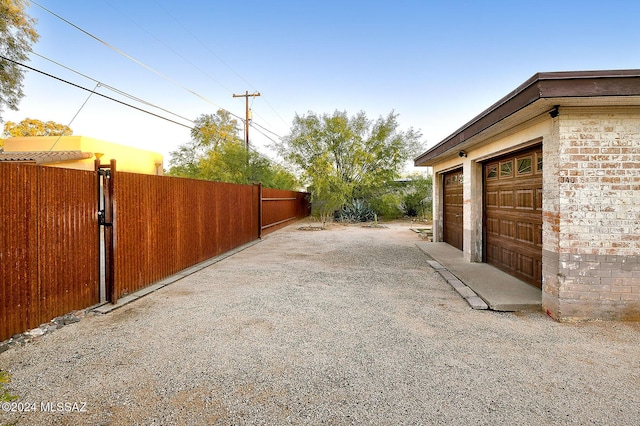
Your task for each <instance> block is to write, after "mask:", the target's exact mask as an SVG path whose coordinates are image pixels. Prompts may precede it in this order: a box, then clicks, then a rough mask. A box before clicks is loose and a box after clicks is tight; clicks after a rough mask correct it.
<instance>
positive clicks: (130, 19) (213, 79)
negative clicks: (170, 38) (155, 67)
mask: <svg viewBox="0 0 640 426" xmlns="http://www.w3.org/2000/svg"><path fill="white" fill-rule="evenodd" d="M103 1H104V2H105V3H107V4H108V5H109V6H111V7H112V8H113V9H114V10H116V11H117V12H118V13H120V14H121V15H124V16H125V17H126V18H127V19H128V20H129V21H131V22H132V23H133V24H134V25H136V26H137V27H138V28H140V29H141V30H142V31H144V32H145V33H147V34H148V35H149V36H151V37H152V38H153V39H154V40H156V41H157V42H158V43H160V44H162V45H163V46H164V47H166V48H167V49H169V50H170V51H171V52H173V54H175V55H176V56H178V57H179V58H181V59H182V60H183V61H185V62H186V63H188V64H189V65H191V66H192V67H194V68H195V69H197V70H198V71H200V72H201V73H202V74H204V75H205V76H207V77H208V78H210V79H211V80H212V81H214V82H215V83H216V84H218V85H220V87H222V88H223V89H225V90H226V91H228V92H229V93H233V92H232V91H231V89H229V88H228V87H226V86H225V85H224V84H222V83H221V82H220V81H218V80H217V79H216V78H215V77H213V76H212V75H211V74H209V73H208V72H206V71H205V70H203V69H202V68H200V67H199V66H197V65H196V64H194V63H193V62H191V61H190V60H189V59H187V58H185V57H184V56H183V55H182V54H181V53H180V52H178V51H176V50H175V49H173V48H172V47H171V46H169V45H168V44H166V43H165V42H163V41H162V40H160V39H159V38H158V37H156V36H155V35H153V34H152V33H151V32H150V31H149V30H147V29H146V28H144V27H143V26H142V25H140V24H139V23H137V22H136V21H134V20H133V19H132V18H131V17H130V16H128V15H127V14H126V13H124V12H122V11H121V10H120V9H118V8H117V7H115V6H114V5H113V4H111V3H110V2H109V1H108V0H103Z"/></svg>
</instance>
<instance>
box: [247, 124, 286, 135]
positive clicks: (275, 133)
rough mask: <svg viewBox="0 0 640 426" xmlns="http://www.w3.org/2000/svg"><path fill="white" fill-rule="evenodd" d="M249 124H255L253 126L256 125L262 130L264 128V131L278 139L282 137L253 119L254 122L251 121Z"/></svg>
mask: <svg viewBox="0 0 640 426" xmlns="http://www.w3.org/2000/svg"><path fill="white" fill-rule="evenodd" d="M251 124H252V125H255V126H258V127H260V128H261V129H262V130H265V131H267V132H269V133H271V134H272V135H273V136H275V137H277V138H278V139H282V136H280V135H278V134H276V133H274V132H272V131H271V130H269V129H267V128H266V127H264V126H261V125H260V124H258V123H256V122H255V121H254V122H252V123H251Z"/></svg>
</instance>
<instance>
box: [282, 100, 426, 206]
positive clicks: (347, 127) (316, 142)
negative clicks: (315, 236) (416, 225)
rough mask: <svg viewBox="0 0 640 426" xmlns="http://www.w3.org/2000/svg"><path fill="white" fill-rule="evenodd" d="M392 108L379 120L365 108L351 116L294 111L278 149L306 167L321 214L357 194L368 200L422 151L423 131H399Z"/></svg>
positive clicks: (301, 169)
mask: <svg viewBox="0 0 640 426" xmlns="http://www.w3.org/2000/svg"><path fill="white" fill-rule="evenodd" d="M397 117H398V115H397V114H396V113H394V112H393V111H392V112H391V113H389V114H388V115H387V116H386V117H380V118H378V119H377V120H375V121H374V120H369V119H367V117H366V115H365V113H364V112H362V111H361V112H359V113H358V114H356V115H355V116H352V117H349V116H348V115H347V113H346V112H343V111H335V112H334V113H333V115H328V114H322V115H317V114H315V113H313V112H309V113H308V114H307V115H305V116H299V115H297V114H296V116H295V118H294V120H293V128H292V130H291V132H290V133H289V134H288V135H287V136H286V137H285V138H283V141H282V142H281V143H279V144H277V148H278V150H279V152H280V154H281V155H282V156H283V157H284V158H286V159H287V160H288V161H290V162H291V163H292V164H294V165H295V166H296V167H298V168H299V169H300V171H301V172H302V176H303V179H304V181H305V183H307V184H308V185H309V188H310V190H311V192H312V200H313V205H314V206H315V207H316V208H319V211H317V212H316V213H319V214H320V215H321V216H328V215H330V214H332V212H333V211H334V210H337V209H339V208H340V207H341V206H343V205H345V204H346V203H352V202H353V200H355V199H364V200H369V199H371V198H373V197H375V196H376V195H377V194H379V193H381V192H383V190H384V188H385V186H387V185H388V184H389V183H390V182H392V181H393V180H394V179H396V178H397V177H399V175H400V172H401V171H402V169H403V167H404V165H405V163H406V162H407V161H408V160H409V159H411V158H412V157H414V156H415V155H416V154H417V153H419V152H420V150H421V144H420V138H421V134H420V132H417V131H414V130H413V129H411V128H410V129H409V130H407V131H400V130H398V127H399V125H398V121H397Z"/></svg>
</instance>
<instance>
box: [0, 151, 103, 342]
mask: <svg viewBox="0 0 640 426" xmlns="http://www.w3.org/2000/svg"><path fill="white" fill-rule="evenodd" d="M97 200H98V195H97V191H96V178H95V173H93V172H87V171H82V170H69V169H53V168H46V167H36V166H31V165H23V164H7V163H0V340H4V339H6V338H8V337H11V335H12V334H14V333H18V332H22V331H24V330H27V329H30V328H33V327H37V326H38V325H40V324H41V323H44V322H48V321H49V320H50V319H52V318H54V317H56V316H58V315H61V314H65V313H67V312H70V311H72V310H75V309H81V308H85V307H88V306H91V305H94V304H96V303H98V301H99V300H98V284H99V270H98V247H99V246H98V243H99V240H98V219H97V211H98V207H97Z"/></svg>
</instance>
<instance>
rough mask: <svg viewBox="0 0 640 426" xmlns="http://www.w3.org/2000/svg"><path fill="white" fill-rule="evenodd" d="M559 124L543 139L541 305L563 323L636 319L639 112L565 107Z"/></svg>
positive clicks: (639, 290)
mask: <svg viewBox="0 0 640 426" xmlns="http://www.w3.org/2000/svg"><path fill="white" fill-rule="evenodd" d="M554 121H555V123H554V124H555V126H554V133H555V134H554V135H553V137H552V138H551V139H552V140H545V142H544V155H545V160H544V161H545V164H544V170H545V178H544V184H543V186H544V193H545V205H544V211H545V213H544V222H545V223H544V228H543V232H544V241H545V245H544V248H543V263H544V266H543V277H544V279H543V280H544V283H543V284H544V286H543V306H544V307H545V308H546V310H547V312H548V313H549V314H550V315H552V316H553V317H556V318H557V319H560V320H580V319H621V320H638V319H640V108H629V107H626V108H611V107H609V108H607V109H603V108H599V109H598V108H568V107H567V108H561V109H560V115H559V117H557V118H555V119H554ZM556 138H557V139H556ZM554 139H555V140H554ZM554 194H555V195H554Z"/></svg>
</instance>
